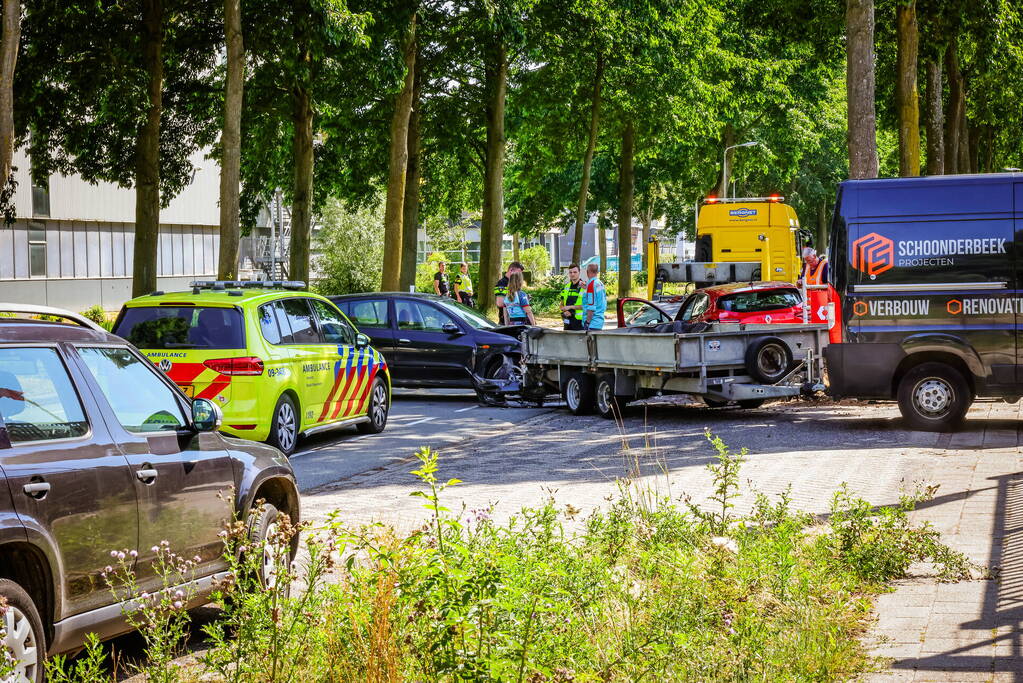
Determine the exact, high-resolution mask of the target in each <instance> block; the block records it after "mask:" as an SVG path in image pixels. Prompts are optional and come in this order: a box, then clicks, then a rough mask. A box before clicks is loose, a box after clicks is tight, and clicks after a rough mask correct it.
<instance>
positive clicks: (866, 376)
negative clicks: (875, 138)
mask: <svg viewBox="0 0 1023 683" xmlns="http://www.w3.org/2000/svg"><path fill="white" fill-rule="evenodd" d="M1021 250H1023V174H1019V173H1016V174H1013V173H1004V174H988V175H961V176H935V177H930V178H897V179H886V180H854V181H846V182H844V183H842V185H841V186H840V188H839V191H838V199H837V202H836V206H835V214H834V219H833V221H832V227H831V241H830V257H831V258H830V263H831V279H832V284H833V285H834V287H835V289H836V291H837V293H838V295H839V302H838V306H837V309H838V310H837V311H836V314H837V316H838V318H839V319H840V320H841V323H842V334H841V343H832V344H830V345H829V346H828V347H827V349H826V350H825V359H826V361H827V369H828V375H829V378H830V392H831V393H832V395H834V396H836V397H851V398H877V399H893V398H894V399H897V400H898V401H899V407H900V410H901V411H902V414H903V416H904V417H905V418H906V420H907V421H908V422H909V424H910V426H912V427H914V428H917V429H925V430H931V431H942V430H946V429H949V428H952V427H954V426H955V425H956V424H957V423H958V422H960V421H961V420H962V419H963V416H964V415H965V413H966V411H967V409H968V408H969V406H970V403H971V402H972V401H973V399H974V398H975V397H977V396H987V397H1001V398H1004V399H1006V400H1009V401H1012V402H1014V401H1016V400H1018V399H1019V397H1020V396H1021V395H1023V365H1021V364H1020V360H1021V358H1020V356H1021V354H1023V339H1021V336H1020V330H1023V262H1021V261H1020V254H1023V251H1021Z"/></svg>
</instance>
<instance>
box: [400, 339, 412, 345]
mask: <svg viewBox="0 0 1023 683" xmlns="http://www.w3.org/2000/svg"><path fill="white" fill-rule="evenodd" d="M398 343H399V344H411V343H412V340H411V339H399V340H398Z"/></svg>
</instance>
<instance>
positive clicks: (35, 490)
mask: <svg viewBox="0 0 1023 683" xmlns="http://www.w3.org/2000/svg"><path fill="white" fill-rule="evenodd" d="M21 490H22V491H24V492H25V495H27V496H28V497H30V498H35V499H36V500H42V499H43V498H45V497H46V494H47V493H49V492H50V483H49V482H47V481H34V482H32V483H31V484H25V485H24V486H22V487H21Z"/></svg>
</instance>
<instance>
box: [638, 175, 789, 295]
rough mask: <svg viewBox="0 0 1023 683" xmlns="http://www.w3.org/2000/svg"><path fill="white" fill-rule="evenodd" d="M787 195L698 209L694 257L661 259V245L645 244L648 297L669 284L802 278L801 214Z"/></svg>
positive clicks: (714, 201) (709, 203) (715, 202)
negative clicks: (800, 250) (683, 259)
mask: <svg viewBox="0 0 1023 683" xmlns="http://www.w3.org/2000/svg"><path fill="white" fill-rule="evenodd" d="M784 199H785V198H784V197H781V196H778V195H772V196H770V197H752V198H749V197H746V198H735V199H732V198H729V199H719V198H716V197H708V198H707V199H706V200H704V201H703V202H702V203H701V205H700V206H699V207H698V214H697V220H696V258H695V260H694V261H684V262H676V263H659V262H658V255H659V251H660V250H659V246H658V244H657V242H656V240H654V239H652V240H651V241H650V243H649V244H647V254H646V256H647V273H648V275H649V277H648V278H647V283H648V284H647V288H648V292H647V294H648V296H649V298H651V299H655V298H656V297H657V296H658V295H659V294H660V292H661V289H662V287H663V285H664V283H665V282H693V283H695V284H696V286H697V287H706V286H708V285H711V284H719V283H725V282H742V281H747V280H748V281H761V280H763V281H768V280H781V281H784V282H795V281H796V280H797V279H798V278H799V271H800V254H799V235H798V231H799V218H798V217H797V216H796V211H795V209H793V208H792V207H791V206H789V205H788V204H785V203H784Z"/></svg>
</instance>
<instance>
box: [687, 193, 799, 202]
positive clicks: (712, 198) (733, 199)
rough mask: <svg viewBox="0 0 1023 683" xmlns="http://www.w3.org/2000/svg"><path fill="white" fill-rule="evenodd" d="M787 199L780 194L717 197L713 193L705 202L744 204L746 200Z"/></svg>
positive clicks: (768, 200) (771, 200) (781, 200)
mask: <svg viewBox="0 0 1023 683" xmlns="http://www.w3.org/2000/svg"><path fill="white" fill-rule="evenodd" d="M783 201H785V197H783V196H781V195H780V194H772V195H770V196H767V197H715V196H714V195H711V196H709V197H707V198H706V199H704V200H703V203H704V204H743V203H745V202H771V203H778V202H783Z"/></svg>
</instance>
